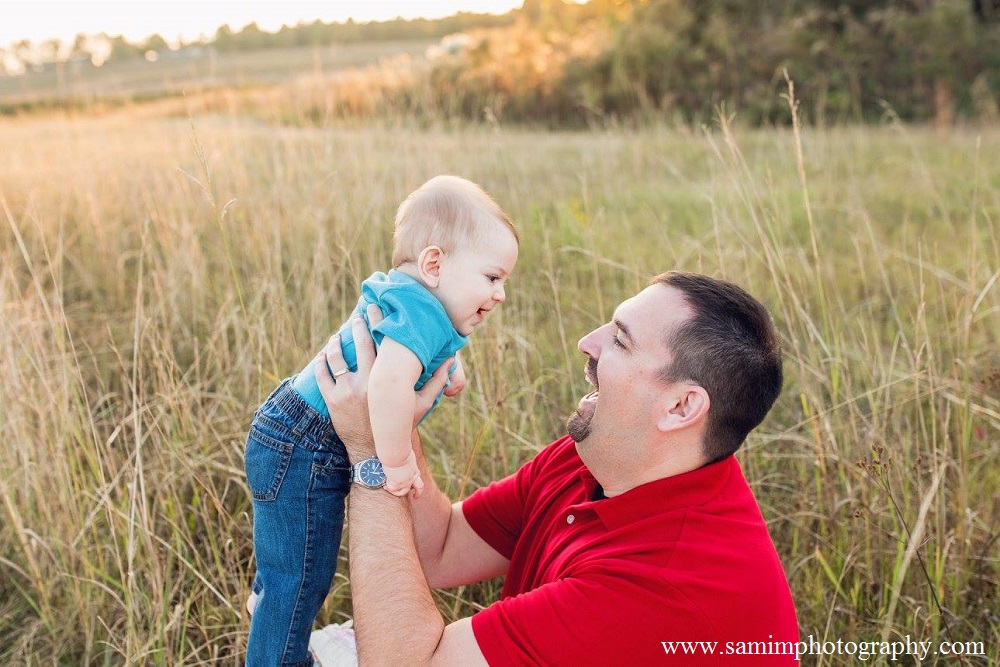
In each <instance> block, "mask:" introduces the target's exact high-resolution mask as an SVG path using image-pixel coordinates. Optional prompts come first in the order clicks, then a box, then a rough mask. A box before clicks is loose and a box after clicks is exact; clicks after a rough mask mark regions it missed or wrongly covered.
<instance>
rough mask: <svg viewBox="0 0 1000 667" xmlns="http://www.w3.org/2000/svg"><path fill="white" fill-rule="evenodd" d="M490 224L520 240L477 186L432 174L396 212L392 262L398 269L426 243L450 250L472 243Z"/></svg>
mask: <svg viewBox="0 0 1000 667" xmlns="http://www.w3.org/2000/svg"><path fill="white" fill-rule="evenodd" d="M494 224H500V225H502V226H503V227H505V228H506V229H507V230H508V231H509V232H510V233H511V234H513V236H514V241H515V242H518V243H519V242H520V240H519V239H518V236H517V230H516V229H514V223H513V222H511V219H510V218H509V217H508V216H507V214H506V213H504V212H503V209H502V208H500V207H499V206H498V205H497V203H496V202H495V201H493V199H492V198H491V197H490V196H489V195H488V194H486V192H485V191H483V189H482V188H481V187H479V186H478V185H476V184H475V183H473V182H472V181H467V180H465V179H464V178H459V177H458V176H435V177H434V178H432V179H431V180H429V181H427V182H426V183H424V184H423V185H421V186H420V187H419V188H417V189H416V190H414V191H413V192H411V193H410V195H409V196H408V197H407V198H406V199H405V200H404V201H403V203H402V204H400V205H399V209H398V210H397V211H396V232H395V234H394V236H393V250H392V265H393V267H394V268H399V267H400V266H401V265H403V264H406V263H408V262H414V261H416V260H417V257H418V256H419V255H420V251H421V250H423V249H424V248H426V247H427V246H432V245H436V246H438V247H440V248H441V249H442V250H444V251H445V252H453V251H455V250H456V249H458V248H460V247H463V246H467V245H470V244H472V243H475V241H476V240H477V239H478V238H479V237H480V235H481V233H482V232H483V231H484V230H486V229H489V228H490V225H494Z"/></svg>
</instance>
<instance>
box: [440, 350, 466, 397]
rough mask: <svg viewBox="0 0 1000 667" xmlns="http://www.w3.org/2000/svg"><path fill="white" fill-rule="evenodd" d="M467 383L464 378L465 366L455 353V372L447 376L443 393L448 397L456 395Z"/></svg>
mask: <svg viewBox="0 0 1000 667" xmlns="http://www.w3.org/2000/svg"><path fill="white" fill-rule="evenodd" d="M466 384H468V382H467V380H466V379H465V367H464V366H463V365H462V357H460V356H458V352H456V353H455V372H454V373H452V374H451V375H450V376H449V377H448V384H447V386H445V388H444V395H445V396H447V397H448V398H451V397H453V396H458V395H459V394H460V393H462V390H463V389H465V385H466Z"/></svg>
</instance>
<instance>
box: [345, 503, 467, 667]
mask: <svg viewBox="0 0 1000 667" xmlns="http://www.w3.org/2000/svg"><path fill="white" fill-rule="evenodd" d="M347 516H348V522H349V525H350V527H351V530H350V537H349V540H348V546H349V549H350V555H351V558H350V563H351V601H352V605H353V608H354V623H355V627H356V628H357V640H358V658H359V661H360V662H361V664H374V665H379V664H387V663H394V664H398V663H399V662H401V661H402V662H406V663H410V664H415V665H428V664H434V665H485V664H486V659H485V658H484V657H483V654H482V651H480V649H479V644H478V643H477V642H476V637H475V635H474V634H473V632H472V622H471V619H468V618H465V619H462V620H459V621H456V622H455V623H452V624H451V625H448V626H447V627H446V626H445V624H444V620H443V619H442V617H441V613H440V612H439V611H438V609H437V606H436V605H435V603H434V599H433V597H432V596H431V592H430V588H428V586H427V583H426V582H425V581H424V577H423V573H422V571H421V567H420V560H419V559H418V557H417V550H416V546H415V544H414V534H413V521H412V517H411V515H410V507H409V500H408V499H407V498H397V497H395V496H392V495H390V494H388V493H386V492H385V491H382V490H380V489H364V488H357V487H356V488H354V489H352V491H351V495H350V500H349V503H348V512H347Z"/></svg>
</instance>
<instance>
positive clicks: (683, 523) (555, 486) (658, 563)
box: [462, 436, 798, 667]
mask: <svg viewBox="0 0 1000 667" xmlns="http://www.w3.org/2000/svg"><path fill="white" fill-rule="evenodd" d="M597 489H598V485H597V482H596V481H595V480H594V477H593V476H592V475H591V474H590V472H589V471H588V470H587V468H586V467H585V466H584V465H583V462H582V461H581V460H580V457H579V456H578V455H577V453H576V445H575V443H574V442H573V441H572V439H570V438H569V437H568V436H567V437H564V438H562V439H560V440H557V441H556V442H554V443H552V444H551V445H549V446H548V447H546V448H545V449H544V450H542V451H541V452H540V453H539V454H538V456H536V457H535V458H534V459H533V460H532V461H530V462H529V463H527V464H526V465H524V466H523V467H522V468H521V469H520V470H518V471H517V473H515V474H514V475H511V476H510V477H508V478H506V479H504V480H501V481H499V482H494V483H493V484H490V485H489V486H488V487H485V488H483V489H480V490H478V491H477V492H476V493H474V494H473V495H471V496H470V497H469V498H468V499H467V500H466V501H465V502H464V503H463V505H462V509H463V512H464V514H465V517H466V519H467V520H468V522H469V524H470V525H471V526H472V528H473V529H474V530H475V531H476V533H478V534H479V536H480V537H482V538H483V539H484V540H485V541H486V542H487V543H488V544H489V545H490V546H492V547H493V548H494V549H496V550H497V551H498V552H499V553H501V554H503V555H504V556H505V557H506V558H508V559H510V566H509V568H508V571H507V578H506V581H505V582H504V587H503V594H502V596H501V599H500V600H499V601H498V602H496V603H494V604H492V605H490V606H489V607H488V608H487V609H485V610H483V611H481V612H479V613H478V614H476V615H475V616H473V617H472V629H473V632H474V633H475V635H476V641H477V642H478V643H479V648H480V649H481V650H482V652H483V654H484V655H485V656H486V659H487V661H489V663H490V664H491V665H508V664H516V665H522V664H540V665H557V664H567V665H570V664H571V665H581V664H602V665H609V664H634V665H638V664H683V665H692V664H719V662H720V660H724V661H725V662H726V664H732V665H734V666H735V667H741V666H746V667H749V666H750V665H758V664H761V665H763V664H767V665H778V664H781V665H791V664H795V663H794V659H793V657H792V656H791V655H790V653H791V652H792V651H793V650H794V649H792V648H791V643H795V642H798V624H797V622H796V619H795V607H794V605H793V603H792V596H791V593H790V592H789V589H788V583H787V581H786V580H785V573H784V570H783V569H782V567H781V563H780V561H779V560H778V554H777V552H776V551H775V549H774V544H773V543H772V541H771V537H770V535H768V532H767V526H766V525H765V523H764V519H763V518H762V517H761V514H760V509H759V508H758V506H757V501H756V500H755V499H754V497H753V493H752V492H751V491H750V487H749V486H748V485H747V482H746V479H745V478H744V477H743V472H742V470H741V469H740V466H739V463H738V462H737V461H736V459H735V458H734V457H729V458H727V459H725V460H723V461H720V462H718V463H714V464H712V465H709V466H705V467H703V468H700V469H698V470H694V471H692V472H689V473H685V474H683V475H677V476H675V477H669V478H667V479H661V480H657V481H655V482H650V483H649V484H644V485H642V486H639V487H637V488H635V489H632V490H631V491H628V492H627V493H624V494H621V495H620V496H616V497H614V498H601V499H599V500H591V498H593V497H594V496H595V493H596V491H597ZM663 642H667V645H666V646H665V645H664V644H663ZM670 642H678V644H673V645H671V644H670ZM680 642H704V643H703V644H684V645H682V644H680ZM712 642H715V645H714V646H711V643H712ZM780 642H787V643H788V644H785V645H782V644H780ZM671 651H673V653H672V654H671V653H670V652H671ZM775 653H783V654H784V655H774V654H775ZM720 655H721V656H722V657H721V658H720Z"/></svg>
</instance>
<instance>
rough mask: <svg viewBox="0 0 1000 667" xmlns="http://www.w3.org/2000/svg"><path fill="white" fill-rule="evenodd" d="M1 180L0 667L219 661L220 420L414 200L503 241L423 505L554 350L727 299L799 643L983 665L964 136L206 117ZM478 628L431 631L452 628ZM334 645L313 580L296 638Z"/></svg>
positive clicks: (232, 649)
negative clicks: (882, 647) (750, 361)
mask: <svg viewBox="0 0 1000 667" xmlns="http://www.w3.org/2000/svg"><path fill="white" fill-rule="evenodd" d="M265 112H266V110H265ZM266 115H267V114H266V113H265V114H264V117H266ZM0 145H2V146H4V150H3V151H2V153H0V197H2V201H0V204H2V207H0V311H2V328H0V377H2V378H3V382H2V384H0V438H2V442H3V445H2V446H0V498H2V503H0V516H2V517H3V519H2V520H0V573H2V576H0V647H2V648H0V662H3V663H5V664H12V663H13V664H35V663H45V664H48V663H52V662H57V661H58V662H65V663H71V664H90V663H105V662H109V663H121V662H129V663H139V664H146V663H163V664H199V663H217V662H224V663H236V662H238V661H239V658H240V654H241V651H242V648H243V646H244V643H245V633H246V629H247V623H246V618H245V613H244V612H243V610H242V601H243V599H244V597H245V594H246V590H247V587H248V585H249V582H250V579H251V571H250V569H251V548H252V545H251V534H250V526H251V522H250V516H249V512H250V503H249V499H248V493H247V489H246V486H245V483H244V479H243V472H242V447H243V438H244V434H245V429H246V428H247V426H248V423H249V420H250V416H251V413H252V411H253V410H254V409H255V408H256V406H257V405H258V404H259V402H260V401H261V400H262V398H263V397H264V396H265V395H266V394H267V393H268V392H269V391H270V389H271V388H272V387H273V385H274V384H275V383H276V382H277V381H278V380H279V379H280V378H281V377H283V376H285V375H287V374H289V373H291V372H294V371H295V370H297V369H298V368H300V367H301V366H302V364H303V362H304V361H305V360H306V359H307V358H309V356H311V354H312V353H313V352H314V350H315V349H316V347H317V346H318V345H319V344H321V342H322V341H324V340H325V338H326V337H327V335H328V334H329V332H330V331H331V329H333V328H335V327H336V326H337V325H339V323H340V322H341V321H342V319H343V318H344V316H345V315H346V313H347V312H348V310H349V308H350V306H351V305H352V304H353V303H354V301H355V299H356V290H357V285H358V282H359V280H360V279H361V278H363V277H364V276H366V275H368V274H369V273H370V272H371V271H372V270H375V269H384V268H385V267H386V265H387V263H388V259H389V247H390V221H391V218H392V213H393V211H394V209H395V207H396V205H397V204H398V202H399V201H400V200H401V199H402V197H404V196H405V195H406V193H407V192H409V191H410V190H411V189H412V188H413V187H415V186H416V185H417V184H419V183H421V182H422V181H423V180H425V179H426V178H428V177H429V176H431V175H434V174H438V173H457V174H461V175H463V176H465V177H468V178H470V179H473V180H475V181H478V182H480V183H482V184H483V185H484V186H485V187H486V189H487V190H489V191H490V192H491V193H493V194H494V195H495V197H496V198H497V200H498V201H499V202H500V203H501V204H502V205H503V206H504V207H505V208H506V209H507V210H508V211H509V212H511V213H512V215H513V216H514V217H515V218H516V219H517V220H518V222H519V224H520V227H521V230H522V232H521V236H522V239H523V242H522V253H521V259H520V262H519V265H518V268H517V271H516V273H515V276H514V279H513V282H512V284H511V286H510V289H509V292H508V295H509V299H508V302H507V304H505V306H504V308H503V309H502V312H500V313H498V316H497V318H496V319H494V320H493V321H491V322H490V323H489V324H488V325H487V327H486V328H485V330H484V331H482V332H480V333H477V335H476V336H475V339H474V341H473V343H472V346H471V350H470V352H469V354H468V357H467V362H468V366H469V372H470V377H471V382H470V386H469V388H468V390H467V391H466V392H465V393H464V394H463V395H462V397H461V398H460V399H458V400H457V401H453V402H450V403H448V404H446V405H445V406H442V408H441V409H440V410H439V411H438V412H437V413H436V414H435V416H434V418H433V419H431V420H429V423H428V424H427V426H426V431H425V440H426V441H427V443H428V447H429V455H430V458H431V460H432V465H433V466H434V468H435V471H436V474H437V475H438V480H439V482H440V484H441V485H442V486H443V487H444V488H445V489H447V490H448V491H449V492H450V493H452V494H453V495H455V496H458V495H462V494H467V493H468V492H470V491H471V490H472V489H473V488H475V487H477V486H479V485H481V484H484V483H486V482H487V481H488V480H490V479H493V478H495V477H498V476H501V475H503V474H506V473H508V472H510V471H512V470H514V469H515V468H516V467H517V466H518V465H520V464H521V463H522V462H524V461H525V460H526V459H527V458H529V457H530V456H532V455H533V454H534V452H535V451H537V449H538V448H539V447H541V446H542V445H544V444H545V443H547V442H548V441H549V440H551V439H554V438H555V437H557V436H558V435H559V434H560V433H561V423H562V420H563V417H564V415H565V414H566V413H567V412H568V411H569V410H570V409H572V406H574V405H575V403H576V399H577V397H578V396H579V395H580V392H582V391H585V389H584V386H583V384H584V383H583V378H582V372H581V368H582V365H583V357H582V355H580V354H579V353H578V352H577V351H576V350H575V342H576V340H577V339H578V338H579V337H580V336H581V335H583V334H584V333H586V332H587V331H589V330H590V329H591V328H592V327H594V326H596V325H597V324H599V323H601V322H602V321H604V320H606V319H607V318H608V317H609V316H610V314H611V312H612V310H613V308H614V307H615V305H616V304H617V303H618V302H619V301H620V300H621V299H623V298H625V297H627V296H629V295H631V294H632V293H634V292H635V291H636V290H638V289H639V288H641V287H642V286H643V285H644V284H645V281H646V280H647V278H648V277H649V276H650V275H652V274H654V273H657V272H659V271H662V270H666V269H669V268H675V267H677V268H684V269H688V270H694V271H702V272H706V273H710V274H714V275H719V276H722V277H726V278H728V279H731V280H734V281H736V282H738V283H740V284H742V285H744V286H745V287H747V288H748V289H749V290H750V291H751V292H752V293H754V294H756V295H758V296H759V297H761V298H762V299H763V300H764V301H765V302H766V303H768V304H769V305H770V307H771V308H772V310H773V313H774V315H775V318H776V320H777V322H778V325H779V328H780V330H781V331H782V333H783V336H784V341H785V345H786V350H787V357H786V376H787V384H786V388H785V392H784V394H783V396H782V398H781V399H779V404H778V405H777V407H776V409H775V410H774V412H773V413H772V415H771V416H770V417H769V418H768V420H767V421H766V422H765V424H764V425H763V426H762V427H761V428H760V429H759V430H758V431H757V432H756V433H755V434H753V435H752V436H751V438H750V440H749V442H748V444H747V446H746V447H745V448H744V450H743V452H742V453H741V455H740V458H741V460H742V462H743V464H744V467H745V469H746V471H747V474H748V477H749V478H750V480H751V483H752V484H753V485H754V488H755V490H756V492H757V494H758V498H759V500H760V502H761V505H762V507H763V511H764V515H765V517H766V518H767V519H768V520H769V522H770V527H771V530H772V535H773V536H774V537H775V540H776V542H777V545H778V549H779V552H780V554H781V557H782V559H783V562H784V563H785V566H786V569H787V572H788V575H789V580H790V583H791V586H792V590H793V594H794V596H795V598H796V602H797V606H798V609H799V619H800V624H801V631H802V634H803V636H806V635H809V634H812V635H814V636H815V637H816V638H817V639H822V638H826V639H831V638H832V639H836V638H838V637H841V638H844V639H845V640H846V639H852V640H855V641H857V640H872V639H879V638H881V637H883V636H888V637H893V636H895V635H897V634H898V635H905V634H910V635H911V636H913V637H914V638H922V639H955V640H963V641H967V640H977V641H981V642H984V644H985V646H986V648H987V650H988V651H989V652H990V654H991V655H993V656H995V655H996V650H997V647H1000V634H998V633H1000V630H998V617H1000V600H998V596H997V576H998V563H997V539H998V535H1000V526H998V519H1000V503H998V496H997V493H996V488H997V485H998V483H1000V469H998V457H1000V445H998V443H1000V387H998V386H997V380H996V375H997V372H998V370H997V369H998V368H1000V358H998V356H997V350H998V349H1000V286H998V285H997V281H998V275H1000V222H998V221H1000V162H998V161H997V160H996V159H995V156H996V155H997V154H998V152H1000V132H998V131H997V130H996V129H983V130H975V129H965V130H956V131H954V132H952V133H950V134H948V135H935V134H931V133H930V132H927V131H925V130H923V129H916V128H905V127H898V126H886V127H881V128H866V129H836V130H826V131H806V132H805V133H804V136H803V137H802V139H801V148H802V156H801V165H799V160H798V159H797V155H796V147H797V145H799V144H798V143H797V142H796V139H795V137H794V136H793V134H792V132H791V131H783V130H772V131H753V132H751V131H743V130H739V129H732V128H726V129H725V131H723V129H720V128H716V129H713V130H711V131H708V132H704V133H703V132H692V131H685V130H675V129H670V128H666V127H662V126H656V127H651V128H647V129H643V130H638V131H634V132H627V131H606V132H594V133H553V134H547V133H543V132H535V131H530V130H516V129H508V128H504V127H501V126H494V127H490V128H477V127H443V126H442V127H434V126H432V127H424V128H422V129H421V128H416V127H413V126H412V125H409V124H407V123H406V122H404V121H393V120H383V121H379V122H377V123H376V122H363V121H355V122H353V123H347V124H343V125H330V126H325V127H317V128H305V129H303V128H291V127H282V126H279V125H276V124H266V123H263V122H260V121H255V120H248V119H246V118H242V117H240V116H238V115H236V114H233V113H231V112H230V111H229V110H227V108H226V107H224V106H221V107H218V108H217V110H216V112H215V113H214V115H200V116H196V117H194V118H193V119H190V120H187V119H169V118H156V117H150V118H143V119H141V120H139V119H136V118H135V117H133V116H131V115H128V114H119V115H112V116H108V117H105V118H101V119H93V118H77V119H72V120H65V119H57V118H49V119H22V120H17V121H2V122H0ZM800 166H801V168H800ZM862 459H864V461H865V464H864V465H862V466H859V465H858V462H859V461H861V460H862ZM876 459H877V460H878V461H879V464H878V465H875V464H874V461H875V460H876ZM340 571H341V572H342V573H343V572H346V568H344V567H342V568H341V570H340ZM495 594H496V586H495V584H484V585H481V586H476V587H467V588H464V589H460V590H458V591H449V592H445V593H442V594H441V595H440V597H439V600H440V602H441V607H442V610H443V611H444V612H445V614H446V615H447V616H449V617H455V616H459V615H465V614H468V613H471V612H472V611H473V610H475V609H476V608H477V607H479V606H481V605H485V604H488V603H489V602H490V601H491V600H492V599H493V596H494V595H495ZM349 611H350V602H349V588H348V586H347V582H346V581H345V579H344V578H343V575H342V574H341V575H338V578H337V581H336V582H335V591H334V594H333V595H332V596H331V598H330V600H329V601H328V605H327V607H326V608H325V610H324V612H323V615H322V617H321V620H322V621H330V620H337V619H340V618H343V617H344V616H345V615H346V614H349ZM992 660H993V661H995V658H993V659H992ZM834 662H836V661H835V660H834ZM973 662H974V663H975V661H973ZM983 662H984V661H982V660H981V661H979V663H977V664H982V663H983ZM827 664H834V663H831V662H830V660H829V659H828V660H827Z"/></svg>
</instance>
